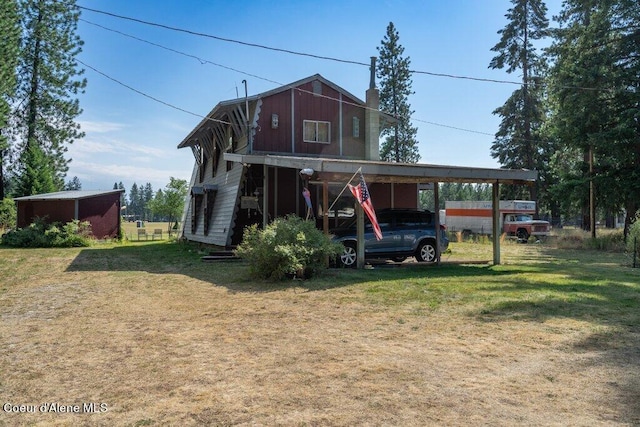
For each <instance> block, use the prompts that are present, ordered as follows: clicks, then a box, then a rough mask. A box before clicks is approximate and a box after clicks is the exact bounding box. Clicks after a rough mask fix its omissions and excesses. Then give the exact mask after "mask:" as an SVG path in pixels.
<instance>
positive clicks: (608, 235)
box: [553, 228, 625, 252]
mask: <svg viewBox="0 0 640 427" xmlns="http://www.w3.org/2000/svg"><path fill="white" fill-rule="evenodd" d="M553 240H554V241H555V244H556V245H557V247H558V248H559V249H594V250H599V251H608V252H624V251H625V242H624V234H623V231H622V230H618V229H616V230H610V229H598V230H596V237H595V239H594V238H592V237H591V232H589V231H585V230H580V229H576V228H563V229H559V230H555V231H554V238H553Z"/></svg>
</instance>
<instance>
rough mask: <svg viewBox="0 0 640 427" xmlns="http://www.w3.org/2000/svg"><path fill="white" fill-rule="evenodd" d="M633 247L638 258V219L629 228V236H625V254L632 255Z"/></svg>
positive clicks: (639, 226)
mask: <svg viewBox="0 0 640 427" xmlns="http://www.w3.org/2000/svg"><path fill="white" fill-rule="evenodd" d="M634 245H637V246H636V249H635V250H636V251H638V252H637V253H636V256H639V257H640V219H637V220H636V221H635V222H634V223H633V224H631V228H629V235H628V236H627V252H629V253H630V254H633V253H634Z"/></svg>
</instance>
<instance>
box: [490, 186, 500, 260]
mask: <svg viewBox="0 0 640 427" xmlns="http://www.w3.org/2000/svg"><path fill="white" fill-rule="evenodd" d="M492 189H493V197H492V203H491V206H492V210H493V233H492V234H493V236H492V237H493V265H498V264H500V235H501V234H502V233H501V230H500V183H499V182H498V181H496V182H494V183H493V185H492Z"/></svg>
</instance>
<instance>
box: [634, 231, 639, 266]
mask: <svg viewBox="0 0 640 427" xmlns="http://www.w3.org/2000/svg"><path fill="white" fill-rule="evenodd" d="M637 258H638V237H637V236H636V237H634V238H633V268H636V265H637V263H636V259H637Z"/></svg>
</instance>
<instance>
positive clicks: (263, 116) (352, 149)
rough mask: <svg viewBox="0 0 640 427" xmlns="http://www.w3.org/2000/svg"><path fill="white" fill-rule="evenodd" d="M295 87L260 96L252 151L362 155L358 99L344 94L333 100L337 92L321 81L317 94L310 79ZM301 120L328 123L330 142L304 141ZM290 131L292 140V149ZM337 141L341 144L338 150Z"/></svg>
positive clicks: (314, 154)
mask: <svg viewBox="0 0 640 427" xmlns="http://www.w3.org/2000/svg"><path fill="white" fill-rule="evenodd" d="M298 88H299V89H300V90H296V89H292V90H286V91H283V92H279V93H276V94H274V95H271V96H268V97H266V98H263V99H262V106H261V108H260V115H259V118H258V131H257V132H256V134H255V137H254V140H253V149H254V151H256V152H275V153H278V152H280V153H295V154H300V155H312V156H326V157H337V156H343V157H350V158H362V157H363V156H364V133H365V132H364V131H365V127H364V109H363V107H360V106H359V105H358V104H359V103H358V101H356V100H354V99H351V98H349V97H347V96H346V95H344V94H343V95H342V103H340V102H338V101H336V100H338V99H340V93H339V92H338V91H337V90H335V89H333V88H332V87H330V86H328V85H325V84H321V92H322V93H321V96H318V95H315V94H314V93H313V82H309V83H306V84H303V85H301V86H299V87H298ZM292 101H293V118H292ZM340 108H342V135H340ZM273 114H277V115H278V127H277V128H273V127H272V124H271V118H272V115H273ZM354 117H357V119H358V121H359V124H360V132H359V135H358V136H357V137H354V136H353V118H354ZM305 120H313V121H323V122H329V123H331V135H330V143H329V144H326V143H315V142H304V135H303V123H304V121H305ZM292 126H293V127H292ZM292 133H293V138H294V141H295V142H294V144H293V149H292V141H291V138H292ZM341 139H342V144H341V143H340V141H341ZM340 145H342V152H341V149H340Z"/></svg>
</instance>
